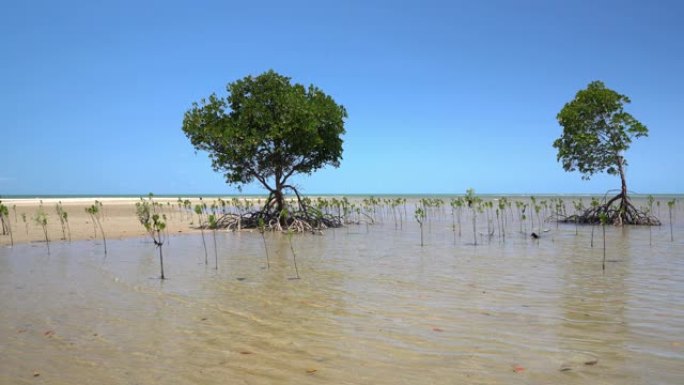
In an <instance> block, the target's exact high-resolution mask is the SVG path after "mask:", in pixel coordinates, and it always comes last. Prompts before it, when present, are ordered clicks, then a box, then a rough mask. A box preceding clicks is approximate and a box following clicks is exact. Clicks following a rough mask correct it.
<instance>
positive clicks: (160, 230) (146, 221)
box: [135, 197, 166, 280]
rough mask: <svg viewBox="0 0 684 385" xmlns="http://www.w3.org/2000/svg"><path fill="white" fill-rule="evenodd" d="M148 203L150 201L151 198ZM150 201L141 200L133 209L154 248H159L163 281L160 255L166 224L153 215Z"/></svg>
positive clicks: (161, 266)
mask: <svg viewBox="0 0 684 385" xmlns="http://www.w3.org/2000/svg"><path fill="white" fill-rule="evenodd" d="M150 201H152V198H151V197H150ZM150 201H145V200H143V199H142V198H141V201H140V202H138V203H136V204H135V208H136V213H137V215H138V220H139V221H140V224H142V225H143V227H145V230H146V231H147V233H148V234H149V235H150V237H151V238H152V241H153V242H154V246H155V247H157V248H159V266H160V268H161V279H162V280H164V279H166V277H165V276H164V255H163V253H162V246H163V245H164V229H165V228H166V222H164V220H163V219H162V218H161V217H160V216H159V214H156V213H153V210H154V208H153V207H152V208H151V206H152V204H151V203H150Z"/></svg>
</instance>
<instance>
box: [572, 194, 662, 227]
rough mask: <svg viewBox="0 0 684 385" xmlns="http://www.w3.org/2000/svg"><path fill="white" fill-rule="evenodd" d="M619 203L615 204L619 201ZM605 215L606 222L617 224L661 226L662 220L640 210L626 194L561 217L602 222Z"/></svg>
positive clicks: (585, 221) (582, 222) (575, 220)
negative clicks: (580, 211)
mask: <svg viewBox="0 0 684 385" xmlns="http://www.w3.org/2000/svg"><path fill="white" fill-rule="evenodd" d="M618 201H619V203H618V204H614V203H616V202H618ZM604 215H605V218H606V223H612V224H614V225H616V226H622V225H642V226H660V225H661V223H660V220H659V219H658V218H657V217H655V216H654V215H652V214H650V213H649V212H646V211H642V210H638V209H637V208H636V207H634V205H633V204H632V202H630V201H629V198H628V197H627V196H626V195H623V194H618V195H616V196H615V197H613V198H611V199H610V200H609V201H608V202H606V203H604V204H602V205H598V206H594V207H590V208H588V209H587V210H585V211H584V212H583V213H581V214H575V215H570V216H567V217H564V218H563V219H561V222H566V223H581V224H600V223H601V217H602V216H604Z"/></svg>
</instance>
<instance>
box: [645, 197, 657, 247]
mask: <svg viewBox="0 0 684 385" xmlns="http://www.w3.org/2000/svg"><path fill="white" fill-rule="evenodd" d="M654 200H655V198H653V195H649V196H648V198H647V202H648V208H647V210H648V214H649V215H652V214H653V201H654ZM652 229H653V226H648V245H649V246H653V230H652Z"/></svg>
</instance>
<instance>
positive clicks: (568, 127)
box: [553, 81, 648, 179]
mask: <svg viewBox="0 0 684 385" xmlns="http://www.w3.org/2000/svg"><path fill="white" fill-rule="evenodd" d="M628 103H630V100H629V98H628V97H627V96H625V95H621V94H619V93H617V92H615V91H613V90H611V89H609V88H606V87H605V85H604V84H603V83H602V82H600V81H594V82H591V83H589V86H587V88H586V89H584V90H581V91H579V92H577V95H575V99H573V100H572V101H570V102H568V103H566V104H565V106H564V107H563V109H562V110H561V111H560V112H559V113H558V116H557V119H558V123H559V124H560V125H561V126H562V127H563V134H562V135H561V137H560V138H558V139H557V140H556V141H555V142H554V143H553V146H554V147H555V148H557V149H558V160H559V161H560V162H561V163H562V164H563V168H564V169H565V170H566V171H575V170H577V171H579V172H581V173H582V174H584V175H583V176H582V178H583V179H589V178H591V176H592V175H594V174H596V173H600V172H604V171H605V172H607V173H608V174H611V175H618V174H620V175H624V170H623V166H625V165H626V162H625V160H624V158H623V153H624V151H626V150H627V149H628V148H629V146H630V144H631V143H632V138H638V137H641V136H647V135H648V129H647V128H646V126H644V125H643V124H641V123H640V122H639V121H637V120H636V119H634V117H633V116H632V115H630V114H629V113H627V112H625V111H624V105H625V104H628Z"/></svg>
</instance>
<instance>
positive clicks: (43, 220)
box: [33, 206, 50, 255]
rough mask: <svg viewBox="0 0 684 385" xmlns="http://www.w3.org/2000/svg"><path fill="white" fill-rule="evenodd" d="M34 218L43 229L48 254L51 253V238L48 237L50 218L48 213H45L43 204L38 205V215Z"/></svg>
mask: <svg viewBox="0 0 684 385" xmlns="http://www.w3.org/2000/svg"><path fill="white" fill-rule="evenodd" d="M33 220H34V221H35V222H36V224H37V225H38V226H40V227H41V228H42V229H43V235H45V245H46V246H47V252H48V255H50V238H48V231H47V224H48V220H47V214H45V211H43V207H42V206H39V207H38V212H36V216H35V217H34V218H33Z"/></svg>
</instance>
